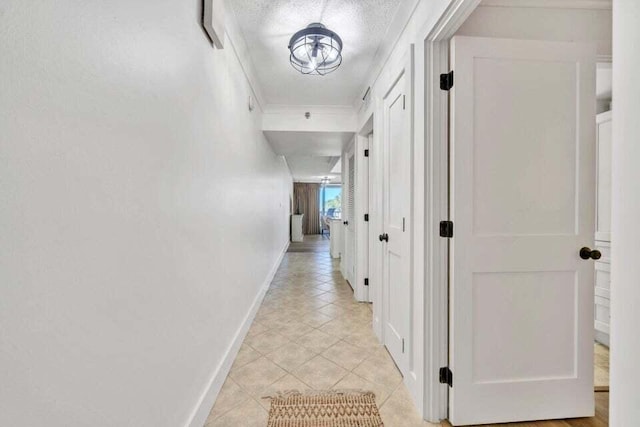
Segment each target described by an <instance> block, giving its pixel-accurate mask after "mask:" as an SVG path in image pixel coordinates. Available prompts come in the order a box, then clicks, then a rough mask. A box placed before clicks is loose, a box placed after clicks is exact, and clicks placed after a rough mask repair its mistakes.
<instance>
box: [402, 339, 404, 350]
mask: <svg viewBox="0 0 640 427" xmlns="http://www.w3.org/2000/svg"><path fill="white" fill-rule="evenodd" d="M402 352H403V353H404V338H402Z"/></svg>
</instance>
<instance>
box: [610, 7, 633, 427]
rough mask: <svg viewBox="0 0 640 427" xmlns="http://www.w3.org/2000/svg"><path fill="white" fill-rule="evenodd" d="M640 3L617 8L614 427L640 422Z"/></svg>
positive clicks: (614, 166) (613, 303)
mask: <svg viewBox="0 0 640 427" xmlns="http://www.w3.org/2000/svg"><path fill="white" fill-rule="evenodd" d="M639 21H640V2H638V1H637V0H614V2H613V57H614V58H615V59H614V61H613V99H614V100H615V101H614V106H613V109H612V111H613V119H612V123H613V145H612V151H613V152H612V171H613V184H612V188H613V194H612V219H611V225H612V237H611V251H612V253H613V254H614V257H613V258H612V263H611V281H612V283H613V286H612V288H611V409H610V414H611V418H610V420H609V425H611V426H633V425H637V424H638V420H639V419H640V405H638V402H640V399H639V398H638V387H637V385H638V382H639V381H640V365H639V364H638V357H639V356H640V334H638V323H640V312H639V311H638V305H640V287H639V286H638V284H639V282H640V265H639V264H638V254H640V226H639V225H638V218H639V217H640V191H638V190H639V187H638V182H639V180H640V169H639V168H638V163H639V162H640V121H639V120H638V116H639V115H640V80H638V77H637V70H638V68H639V67H640V50H639V49H638V41H639V40H640V27H639V26H638V22H639Z"/></svg>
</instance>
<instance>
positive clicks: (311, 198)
mask: <svg viewBox="0 0 640 427" xmlns="http://www.w3.org/2000/svg"><path fill="white" fill-rule="evenodd" d="M319 197H320V184H306V183H300V182H296V183H294V184H293V213H294V214H297V213H301V214H304V218H302V232H303V233H304V234H320V200H319Z"/></svg>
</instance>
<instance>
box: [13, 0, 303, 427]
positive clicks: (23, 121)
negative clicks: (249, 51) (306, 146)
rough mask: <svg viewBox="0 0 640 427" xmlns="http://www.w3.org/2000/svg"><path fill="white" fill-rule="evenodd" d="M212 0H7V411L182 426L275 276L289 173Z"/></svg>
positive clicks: (38, 417) (56, 420) (24, 416)
mask: <svg viewBox="0 0 640 427" xmlns="http://www.w3.org/2000/svg"><path fill="white" fill-rule="evenodd" d="M200 3H201V2H200V0H190V1H187V2H178V1H172V0H158V1H155V2H148V1H142V0H112V1H109V2H97V1H88V2H87V1H77V0H57V1H49V0H46V1H44V2H37V3H34V2H25V1H20V0H4V1H3V2H2V3H1V4H0V58H2V60H1V65H0V160H1V162H2V175H1V178H0V200H2V202H1V203H0V236H2V237H1V238H0V366H1V367H2V369H1V370H0V384H2V386H1V387H0V425H7V426H9V425H11V426H37V425H47V426H81V425H82V426H84V425H92V426H171V427H176V426H183V425H186V424H187V423H188V422H189V420H190V419H191V417H192V415H193V414H194V411H196V409H197V405H198V404H199V400H200V399H201V398H202V397H203V396H204V395H205V394H206V392H207V390H208V388H209V386H210V381H211V380H212V378H213V376H214V375H215V374H216V372H217V370H218V369H219V368H220V366H221V365H220V364H221V363H222V362H223V359H224V358H225V355H226V353H227V351H228V350H229V348H230V346H231V344H232V342H233V340H234V339H235V338H237V337H236V334H237V333H238V332H239V331H240V328H241V326H242V325H243V322H244V321H245V317H246V316H247V314H248V313H249V311H250V309H251V307H252V304H254V302H255V301H256V299H259V298H260V296H261V291H262V290H263V286H265V285H268V283H269V274H270V272H271V271H272V269H273V268H274V266H275V265H276V263H277V261H278V260H279V256H280V255H281V252H282V250H283V248H284V247H285V245H286V244H287V242H288V238H289V235H288V227H289V225H288V212H289V197H290V193H291V189H292V184H291V182H292V180H291V176H290V174H289V171H288V168H287V166H286V163H285V162H284V160H283V159H282V158H280V157H278V156H276V155H275V154H274V153H273V151H272V150H271V148H270V146H269V145H268V143H267V141H266V140H265V138H264V136H263V134H262V132H261V129H260V125H261V112H260V108H259V106H258V108H256V110H255V111H254V112H249V111H248V108H247V98H248V96H249V95H250V94H252V90H251V87H250V85H249V83H248V80H247V78H246V77H245V74H244V72H243V71H244V70H245V69H246V68H247V64H246V63H244V59H243V63H241V62H240V59H239V58H238V57H237V56H236V53H235V50H234V45H233V43H231V41H230V40H228V39H227V41H226V45H225V46H226V47H225V49H224V50H215V49H213V48H212V47H211V45H210V43H209V41H208V40H207V39H206V36H205V34H204V32H203V30H202V29H201V27H200V24H199V21H200V16H201V9H200V7H201V6H200ZM239 51H240V52H242V50H241V49H239ZM258 302H259V301H258ZM249 320H250V319H249ZM247 326H248V325H247ZM241 341H242V337H240V342H241ZM222 370H224V368H223V369H222ZM224 374H226V372H224ZM214 386H215V381H214ZM214 388H215V387H214ZM214 391H215V390H214ZM206 400H207V399H206V398H205V401H206ZM209 402H210V399H209ZM205 403H206V402H205ZM205 406H206V404H205ZM205 409H206V410H207V412H208V408H205ZM205 416H206V414H205Z"/></svg>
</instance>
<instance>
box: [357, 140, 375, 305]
mask: <svg viewBox="0 0 640 427" xmlns="http://www.w3.org/2000/svg"><path fill="white" fill-rule="evenodd" d="M372 132H373V131H372ZM365 150H369V135H362V134H360V133H359V134H356V139H355V168H356V170H355V194H354V197H355V215H354V222H355V224H354V225H355V281H356V283H355V285H354V295H355V298H356V300H358V301H360V302H372V299H371V293H370V292H369V288H370V284H369V285H365V279H366V281H367V283H370V279H369V265H370V264H369V259H370V255H369V250H370V249H369V248H370V246H369V243H370V240H371V239H370V236H369V232H370V228H371V227H370V226H369V225H370V222H369V221H370V219H371V218H370V217H371V214H370V199H371V197H370V186H369V184H370V179H369V176H370V166H369V157H365V154H364V153H365ZM365 214H366V215H368V218H369V220H368V221H365V219H364V218H365Z"/></svg>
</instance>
